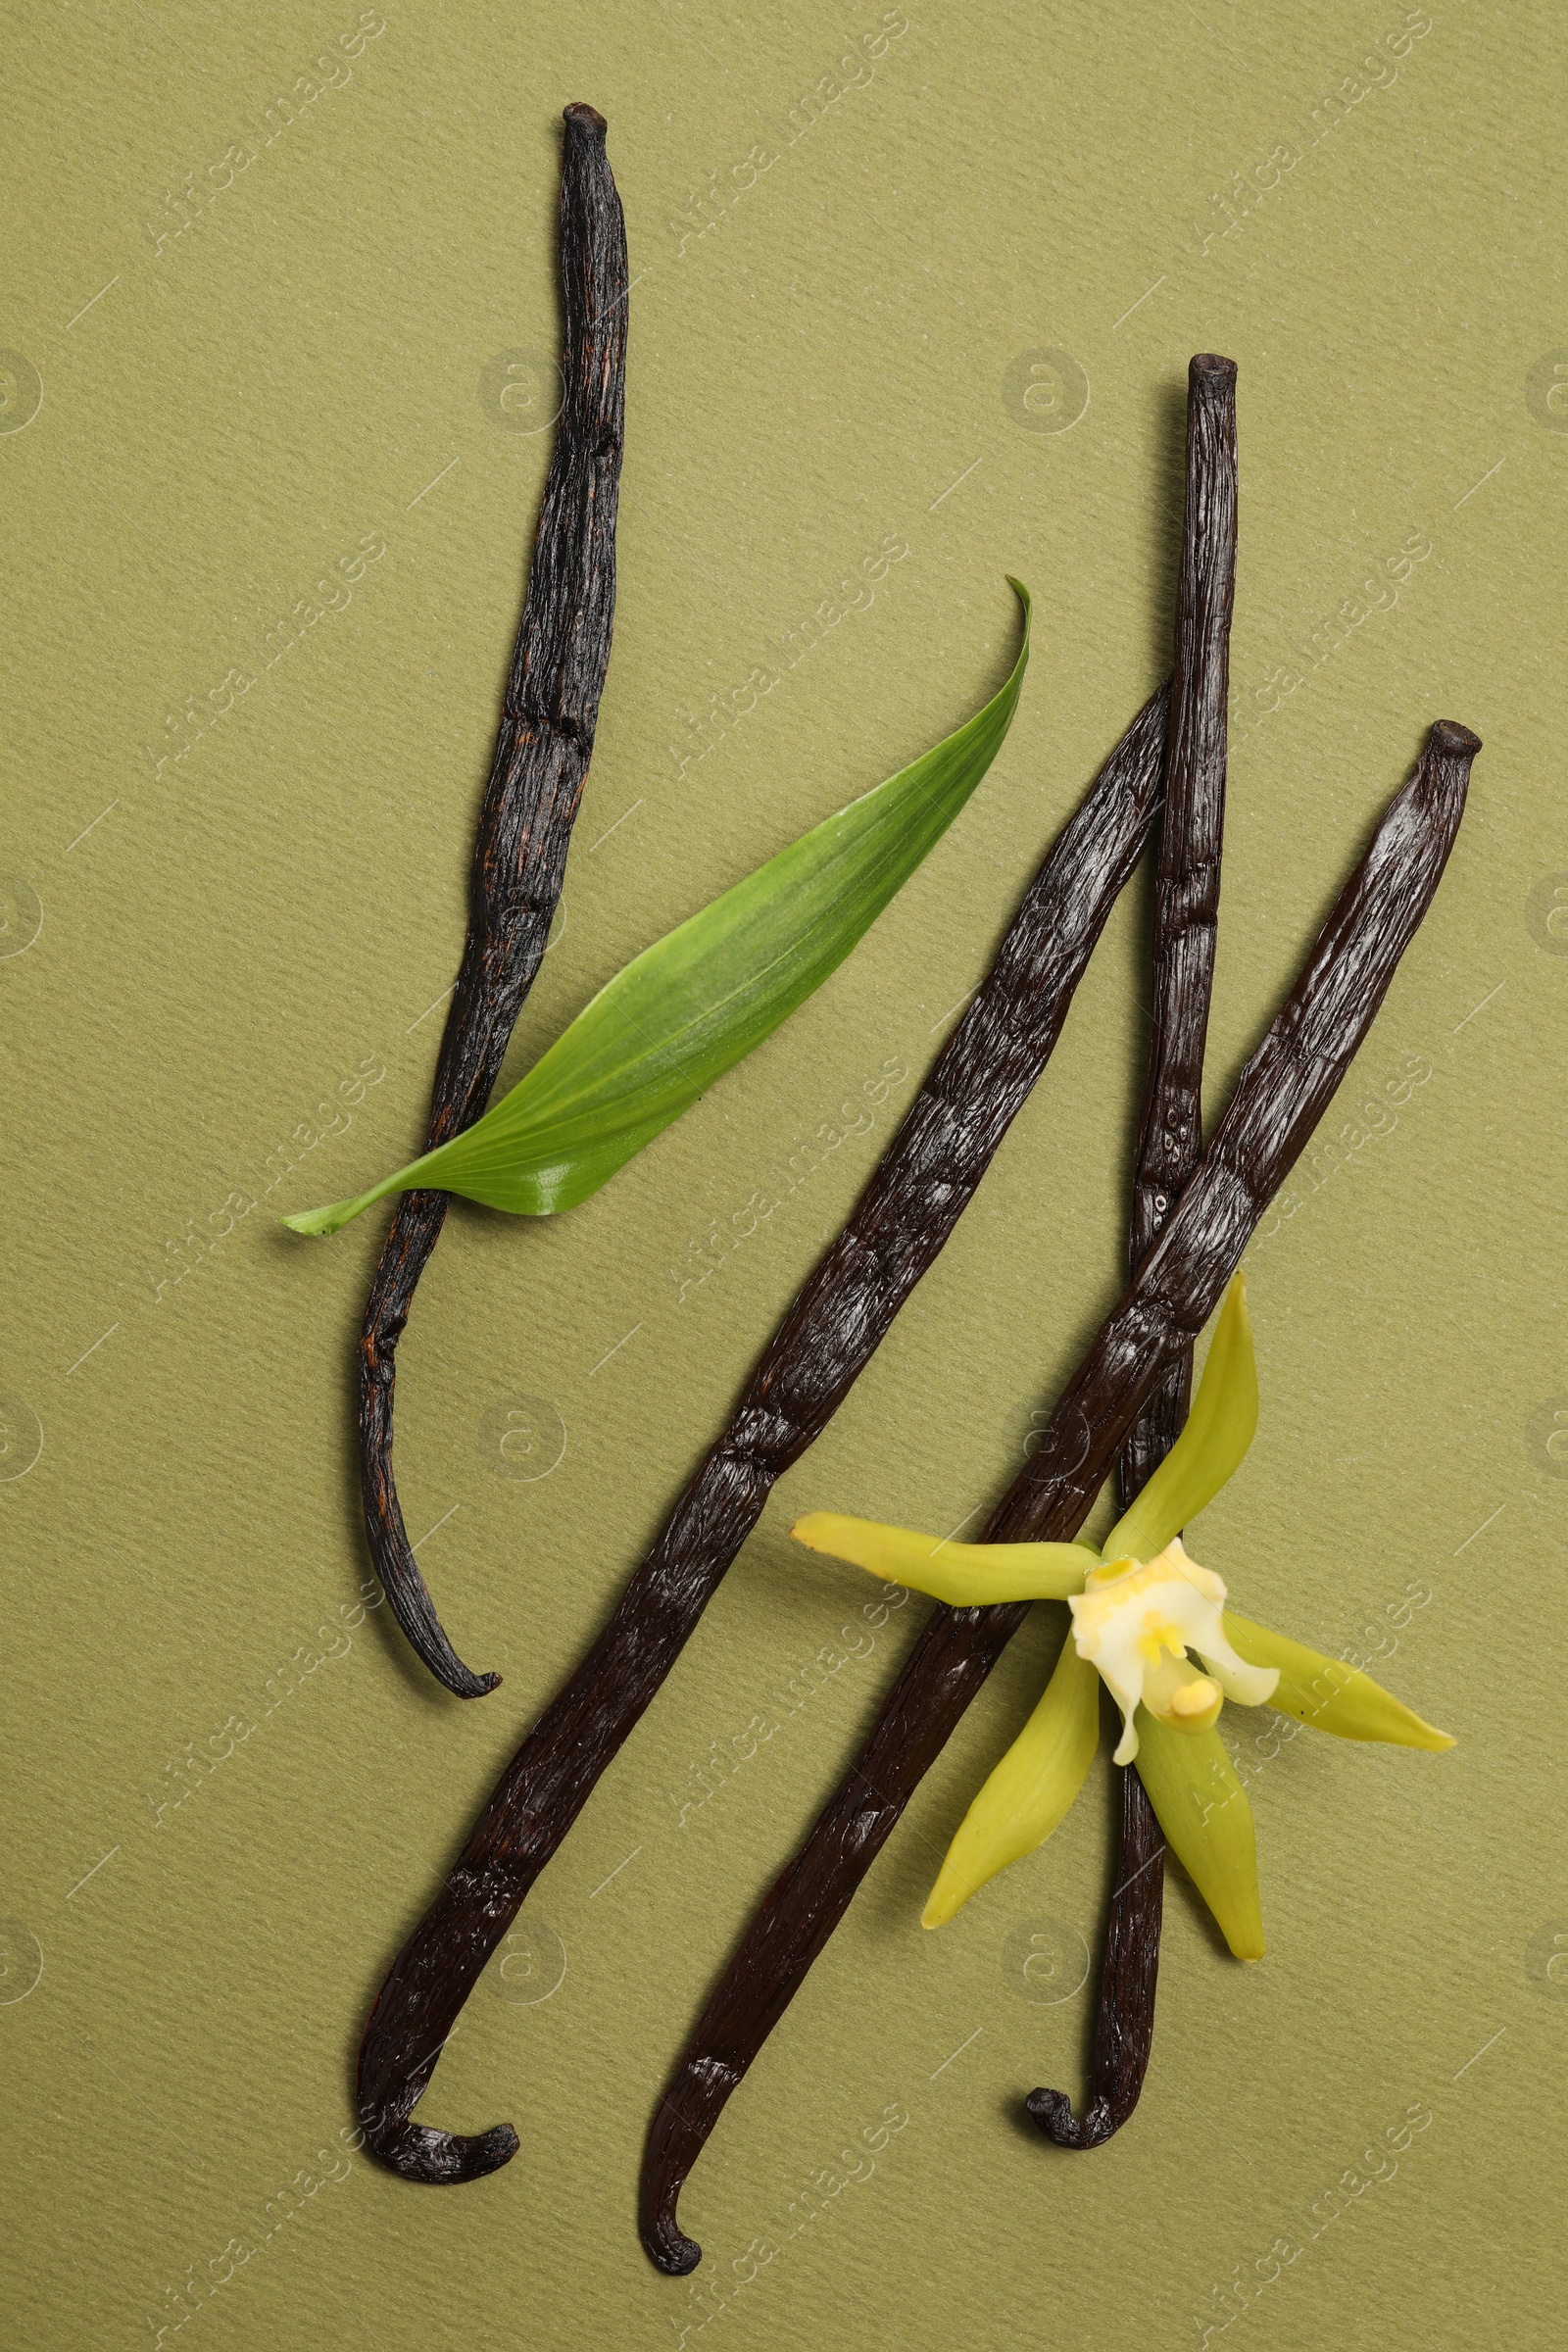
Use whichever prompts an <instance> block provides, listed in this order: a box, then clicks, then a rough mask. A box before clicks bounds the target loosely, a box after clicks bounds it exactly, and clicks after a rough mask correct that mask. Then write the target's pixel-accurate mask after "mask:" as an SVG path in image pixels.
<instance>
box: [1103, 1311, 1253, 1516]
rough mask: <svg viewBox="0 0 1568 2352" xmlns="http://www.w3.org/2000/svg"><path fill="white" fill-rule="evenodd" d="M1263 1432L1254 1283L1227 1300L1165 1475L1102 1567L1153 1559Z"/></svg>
mask: <svg viewBox="0 0 1568 2352" xmlns="http://www.w3.org/2000/svg"><path fill="white" fill-rule="evenodd" d="M1256 1429H1257V1362H1256V1359H1255V1357H1254V1356H1253V1354H1252V1326H1251V1324H1250V1321H1249V1320H1248V1314H1247V1277H1246V1275H1245V1274H1237V1275H1236V1276H1235V1278H1234V1280H1233V1281H1232V1283H1231V1286H1230V1289H1229V1290H1228V1291H1227V1292H1226V1294H1225V1303H1224V1305H1223V1306H1222V1307H1221V1308H1220V1311H1219V1321H1218V1323H1216V1325H1215V1326H1214V1337H1213V1341H1212V1343H1211V1344H1210V1347H1209V1350H1208V1361H1207V1362H1206V1363H1205V1364H1204V1366H1203V1377H1202V1379H1201V1381H1200V1382H1199V1384H1198V1395H1197V1397H1195V1398H1194V1401H1193V1409H1192V1411H1191V1412H1190V1413H1189V1414H1188V1416H1187V1427H1186V1428H1185V1429H1184V1430H1183V1431H1182V1434H1181V1436H1180V1437H1179V1438H1178V1439H1177V1441H1176V1443H1175V1445H1174V1446H1172V1447H1171V1449H1170V1451H1169V1453H1167V1454H1166V1456H1165V1459H1164V1460H1163V1461H1162V1462H1161V1463H1160V1465H1159V1468H1158V1469H1157V1470H1156V1471H1155V1472H1154V1475H1153V1477H1152V1479H1150V1481H1149V1483H1148V1485H1147V1486H1146V1487H1145V1488H1144V1489H1143V1491H1142V1493H1141V1494H1140V1495H1139V1496H1138V1498H1137V1500H1136V1501H1135V1502H1134V1503H1133V1505H1132V1507H1131V1509H1130V1510H1128V1511H1126V1512H1125V1513H1124V1514H1123V1515H1122V1517H1121V1518H1120V1519H1118V1520H1117V1522H1116V1524H1115V1526H1114V1527H1113V1528H1112V1529H1111V1531H1110V1533H1109V1535H1108V1536H1107V1537H1106V1538H1105V1541H1104V1544H1103V1547H1102V1550H1101V1554H1100V1556H1101V1558H1102V1559H1103V1560H1120V1559H1134V1560H1152V1559H1154V1558H1156V1557H1157V1555H1158V1554H1159V1553H1160V1552H1162V1551H1163V1550H1164V1548H1165V1546H1166V1544H1168V1543H1169V1542H1170V1540H1171V1538H1172V1536H1179V1535H1180V1534H1181V1532H1182V1529H1183V1528H1184V1527H1188V1526H1190V1525H1191V1523H1192V1522H1193V1520H1195V1519H1196V1518H1197V1517H1198V1514H1199V1512H1200V1511H1201V1509H1202V1508H1203V1506H1204V1504H1205V1503H1209V1502H1212V1501H1213V1499H1214V1497H1215V1495H1217V1494H1218V1493H1219V1491H1220V1489H1221V1487H1223V1486H1224V1485H1225V1483H1226V1481H1227V1480H1228V1479H1230V1478H1232V1477H1234V1475H1235V1473H1236V1472H1237V1471H1238V1470H1239V1469H1240V1468H1241V1465H1242V1462H1243V1459H1244V1457H1245V1455H1246V1453H1247V1448H1248V1447H1249V1446H1250V1444H1251V1443H1252V1439H1253V1436H1254V1434H1255V1432H1256Z"/></svg>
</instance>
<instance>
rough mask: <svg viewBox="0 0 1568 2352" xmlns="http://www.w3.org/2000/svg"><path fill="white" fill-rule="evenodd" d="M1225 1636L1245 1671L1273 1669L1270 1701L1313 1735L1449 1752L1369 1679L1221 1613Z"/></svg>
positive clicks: (1444, 1739)
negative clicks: (1275, 1676)
mask: <svg viewBox="0 0 1568 2352" xmlns="http://www.w3.org/2000/svg"><path fill="white" fill-rule="evenodd" d="M1225 1631H1226V1632H1227V1633H1228V1634H1229V1636H1230V1638H1231V1643H1232V1646H1233V1647H1234V1648H1235V1649H1236V1650H1238V1651H1239V1652H1240V1654H1241V1655H1242V1656H1243V1657H1244V1658H1245V1659H1246V1660H1247V1662H1248V1664H1249V1665H1250V1666H1275V1667H1277V1668H1278V1669H1279V1678H1280V1679H1279V1681H1278V1683H1277V1684H1276V1685H1275V1689H1274V1694H1273V1696H1272V1698H1271V1699H1270V1700H1269V1702H1268V1703H1269V1705H1270V1706H1271V1707H1278V1709H1279V1711H1280V1713H1281V1714H1282V1715H1294V1716H1295V1717H1296V1718H1297V1720H1298V1722H1299V1723H1309V1724H1310V1725H1311V1726H1312V1728H1313V1730H1314V1731H1319V1732H1333V1733H1334V1735H1335V1737H1336V1738H1337V1739H1340V1740H1392V1741H1394V1742H1395V1744H1396V1745H1397V1746H1399V1747H1425V1748H1431V1749H1434V1750H1435V1749H1439V1748H1445V1747H1452V1745H1453V1744H1454V1743H1453V1740H1452V1739H1451V1738H1450V1736H1449V1735H1448V1733H1446V1732H1440V1731H1438V1730H1437V1729H1436V1728H1435V1726H1434V1725H1432V1724H1430V1723H1423V1721H1422V1720H1421V1717H1420V1716H1419V1715H1417V1714H1415V1713H1414V1712H1413V1711H1412V1709H1410V1708H1409V1707H1407V1706H1405V1705H1404V1704H1403V1702H1402V1701H1401V1700H1399V1699H1397V1698H1396V1697H1395V1696H1394V1693H1393V1692H1392V1691H1385V1690H1384V1688H1383V1686H1382V1684H1381V1683H1375V1682H1374V1681H1373V1680H1372V1677H1371V1676H1370V1675H1369V1674H1362V1673H1361V1672H1360V1671H1359V1669H1358V1668H1356V1667H1354V1666H1347V1665H1345V1664H1344V1663H1343V1662H1342V1661H1341V1660H1340V1659H1338V1658H1325V1657H1323V1656H1321V1655H1320V1654H1319V1652H1318V1651H1317V1650H1315V1649H1307V1648H1306V1647H1305V1646H1304V1645H1303V1644H1302V1643H1301V1642H1288V1641H1287V1640H1286V1638H1285V1636H1284V1635H1283V1634H1276V1633H1272V1632H1271V1631H1270V1630H1269V1628H1268V1627H1267V1626H1266V1625H1253V1624H1252V1622H1251V1620H1250V1618H1247V1617H1238V1616H1237V1614H1236V1612H1235V1610H1234V1609H1227V1610H1226V1612H1225Z"/></svg>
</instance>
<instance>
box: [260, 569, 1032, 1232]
mask: <svg viewBox="0 0 1568 2352" xmlns="http://www.w3.org/2000/svg"><path fill="white" fill-rule="evenodd" d="M1010 584H1011V586H1012V588H1013V589H1014V590H1015V591H1016V593H1017V597H1018V601H1019V603H1020V605H1021V606H1022V607H1023V617H1024V633H1023V644H1022V646H1021V647H1020V649H1019V653H1018V659H1017V661H1016V662H1015V663H1014V665H1013V669H1012V674H1011V676H1010V677H1009V678H1008V679H1007V682H1006V684H1005V686H1004V687H1002V689H1001V691H1000V692H999V693H997V694H995V695H993V697H992V699H991V701H990V702H989V703H987V704H986V705H985V707H984V709H982V710H980V711H976V712H975V714H974V716H973V717H972V718H971V719H969V720H967V721H966V723H965V724H964V725H963V726H961V727H960V728H959V729H958V730H957V732H956V734H954V735H950V736H949V737H948V738H947V740H946V741H945V742H943V743H939V744H938V745H937V746H936V748H935V749H934V750H933V751H929V752H926V753H925V754H924V755H923V756H922V757H921V758H920V759H918V760H915V761H914V763H913V765H912V766H910V767H906V768H902V769H901V770H900V771H899V773H898V774H897V775H896V776H890V777H889V778H888V780H887V782H886V783H884V784H879V785H878V786H877V788H876V790H875V791H874V792H868V793H866V794H865V795H864V797H863V798H862V799H860V800H858V801H852V802H851V803H850V805H849V807H848V808H847V809H840V810H839V812H838V814H837V815H836V816H830V817H828V818H826V819H825V820H824V821H823V822H822V823H821V824H819V825H817V826H815V827H813V829H812V830H811V831H810V832H809V833H807V834H805V835H803V836H802V838H801V839H800V840H799V841H797V842H795V843H794V844H793V845H792V846H791V847H790V848H789V849H787V850H781V851H780V852H779V854H778V856H777V857H776V858H769V859H768V861H767V863H766V864H765V865H762V866H760V867H759V868H758V870H757V872H756V873H754V874H752V875H750V876H749V877H748V878H747V880H745V881H744V882H739V883H737V884H736V886H735V888H734V889H733V890H727V891H725V893H724V894H723V896H722V898H717V899H715V900H714V901H713V902H712V904H711V906H709V907H704V908H703V910H702V912H701V913H700V914H694V915H693V916H692V917H691V919H690V920H689V921H688V922H684V923H682V924H681V925H680V926H679V928H678V929H677V930H674V931H671V932H670V933H669V934H668V935H667V937H665V938H663V939H662V940H660V941H659V942H658V943H657V944H656V945H655V946H653V947H651V948H647V949H645V950H644V952H643V954H642V955H640V956H637V957H635V958H634V960H633V961H632V962H630V963H628V964H627V965H626V966H625V967H624V969H623V970H621V971H619V972H617V973H616V975H615V977H614V979H613V980H612V981H611V982H610V984H609V986H608V987H606V988H603V989H601V991H600V993H599V995H598V996H597V997H595V998H594V1000H593V1002H592V1004H591V1005H587V1006H586V1007H585V1008H584V1010H583V1011H582V1012H580V1013H579V1014H578V1016H577V1018H576V1019H575V1020H574V1021H573V1022H572V1024H571V1026H570V1028H569V1029H567V1030H566V1031H565V1033H564V1035H563V1036H562V1037H560V1038H558V1039H557V1041H556V1043H555V1044H554V1045H553V1046H552V1047H551V1048H550V1050H549V1052H548V1053H547V1054H544V1055H543V1056H542V1057H541V1058H540V1059H539V1060H538V1061H537V1062H536V1063H535V1064H534V1066H533V1068H532V1069H531V1070H530V1071H529V1072H528V1074H527V1076H526V1077H525V1078H523V1079H522V1080H521V1081H520V1082H519V1083H518V1084H517V1085H516V1086H515V1087H514V1088H513V1089H512V1092H511V1093H510V1094H509V1095H506V1096H505V1097H504V1098H503V1099H502V1101H501V1102H499V1103H494V1104H492V1106H491V1108H490V1109H489V1110H487V1111H486V1112H485V1114H484V1116H483V1118H482V1119H479V1120H477V1121H476V1122H475V1124H474V1125H473V1126H472V1127H469V1128H467V1129H466V1131H465V1132H464V1133H463V1134H462V1135H459V1136H454V1137H453V1139H452V1141H451V1142H450V1143H447V1144H443V1145H442V1146H441V1147H440V1148H439V1150H437V1151H434V1152H426V1153H425V1154H424V1156H423V1157H422V1158H420V1159H416V1160H413V1161H411V1163H410V1164H409V1166H408V1167H406V1168H400V1169H399V1170H398V1172H397V1174H396V1175H395V1176H388V1177H386V1178H384V1179H383V1181H382V1182H381V1183H380V1184H377V1185H374V1186H372V1188H371V1190H370V1191H369V1192H368V1193H362V1194H361V1195H360V1197H359V1199H358V1200H355V1201H338V1202H336V1203H335V1204H334V1205H333V1206H331V1207H330V1208H319V1209H310V1210H307V1211H304V1212H303V1213H301V1214H299V1215H297V1216H292V1217H287V1218H285V1219H284V1222H285V1224H288V1225H291V1226H292V1227H293V1228H294V1230H295V1232H296V1233H335V1232H336V1231H337V1230H338V1228H339V1227H340V1226H343V1225H346V1224H347V1223H348V1221H349V1219H350V1218H351V1217H356V1216H358V1215H359V1213H360V1211H361V1210H362V1209H364V1208H368V1207H369V1205H370V1203H371V1202H372V1201H379V1200H381V1199H383V1198H384V1196H385V1195H386V1194H388V1193H398V1192H409V1191H411V1190H414V1189H416V1188H421V1187H425V1186H430V1187H433V1188H437V1189H439V1190H440V1191H443V1192H449V1193H463V1194H466V1196H467V1198H468V1199H469V1200H470V1201H485V1202H486V1203H488V1205H489V1206H490V1207H492V1208H505V1209H511V1210H513V1211H514V1212H515V1213H516V1214H518V1215H522V1216H548V1215H551V1214H552V1213H553V1212H555V1211H556V1210H559V1209H563V1208H571V1207H573V1206H574V1205H575V1204H576V1203H577V1202H578V1201H586V1200H587V1198H588V1196H589V1195H590V1194H591V1193H595V1192H597V1191H598V1190H599V1187H600V1186H601V1185H602V1184H604V1183H605V1182H607V1180H608V1179H609V1178H610V1177H612V1176H613V1174H614V1173H615V1170H616V1169H617V1168H619V1167H621V1166H622V1165H623V1164H624V1162H625V1161H626V1160H628V1159H630V1158H631V1157H632V1155H633V1153H634V1152H640V1151H641V1150H642V1148H643V1146H644V1145H645V1144H648V1143H651V1142H652V1140H653V1138H654V1137H655V1136H656V1135H658V1134H659V1132H660V1130H661V1129H662V1128H663V1127H667V1126H668V1125H669V1123H670V1121H671V1120H672V1119H677V1118H679V1116H680V1114H681V1112H682V1111H683V1110H688V1109H690V1107H691V1105H692V1104H693V1103H695V1102H697V1101H698V1100H699V1098H700V1097H701V1096H702V1095H703V1094H705V1093H706V1092H707V1090H708V1088H709V1087H711V1085H712V1083H713V1081H714V1079H715V1078H719V1077H721V1076H722V1075H723V1073H724V1071H726V1070H728V1069H731V1068H733V1066H734V1064H735V1063H736V1062H737V1061H739V1060H740V1059H741V1058H742V1057H743V1055H745V1054H749V1053H750V1052H751V1051H752V1048H753V1047H754V1046H757V1045H760V1043H761V1041H762V1039H763V1038H765V1037H768V1036H770V1035H771V1033H772V1032H773V1030H775V1029H776V1028H777V1027H778V1025H779V1023H780V1022H781V1021H783V1020H785V1019H786V1018H787V1017H788V1016H789V1014H790V1013H792V1012H793V1011H794V1010H795V1008H796V1006H797V1005H801V1004H803V1003H804V1002H805V1000H806V999H807V998H808V997H809V995H810V994H811V992H812V991H813V989H816V988H819V987H820V986H821V984H822V982H823V981H824V980H825V979H826V978H827V976H828V974H829V973H830V972H832V971H834V970H835V969H836V968H837V966H838V965H839V964H841V963H842V962H843V961H844V958H845V956H848V955H849V953H850V951H851V949H852V948H853V947H855V945H856V943H857V942H858V940H859V938H860V937H861V935H862V933H863V932H865V931H866V930H867V929H868V928H869V927H870V925H871V924H872V923H873V922H874V921H875V919H876V917H877V916H878V915H879V914H880V913H881V911H882V909H883V907H886V905H887V904H888V901H889V900H890V899H891V898H892V897H893V896H894V894H895V893H896V892H897V891H898V890H899V889H901V888H902V886H903V885H904V883H906V882H907V880H908V878H909V876H910V874H912V873H913V871H914V869H915V867H916V866H917V865H918V864H919V863H920V860H921V859H922V858H924V857H925V855H926V853H927V851H928V850H930V849H931V848H932V847H933V846H934V845H935V844H936V843H937V842H938V841H940V840H941V838H942V835H943V834H944V833H945V832H946V831H947V829H948V827H949V825H951V824H952V822H953V820H954V818H955V817H956V815H957V813H958V811H959V809H961V808H962V807H963V805H964V803H965V802H966V801H967V800H968V798H969V795H970V794H971V793H972V792H973V791H974V788H975V786H976V785H977V784H978V783H979V781H980V779H981V777H982V776H983V775H984V774H985V772H986V769H987V768H988V767H989V766H990V765H991V762H992V760H994V759H995V758H996V756H997V753H998V752H999V750H1000V749H1001V747H1002V743H1003V739H1004V737H1005V735H1006V732H1007V728H1008V726H1009V725H1010V724H1011V721H1012V714H1013V711H1015V709H1016V708H1017V703H1018V694H1019V690H1020V688H1021V686H1022V684H1023V673H1024V668H1025V665H1026V664H1027V662H1028V659H1029V594H1028V591H1027V589H1025V588H1024V587H1023V586H1022V585H1021V584H1020V583H1019V582H1018V581H1017V580H1013V581H1012V582H1011V583H1010Z"/></svg>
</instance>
